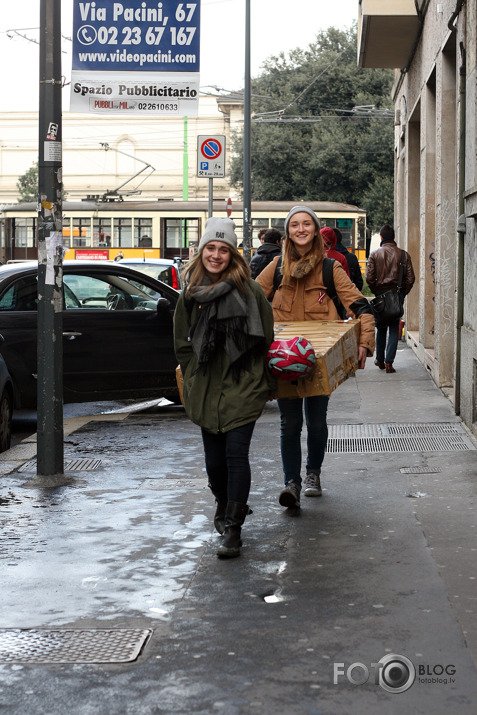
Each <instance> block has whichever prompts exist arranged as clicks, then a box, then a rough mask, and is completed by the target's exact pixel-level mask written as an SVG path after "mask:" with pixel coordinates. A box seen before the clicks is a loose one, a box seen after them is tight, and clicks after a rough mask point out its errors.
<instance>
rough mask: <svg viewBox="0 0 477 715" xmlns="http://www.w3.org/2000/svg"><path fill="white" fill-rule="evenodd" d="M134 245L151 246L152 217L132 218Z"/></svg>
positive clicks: (140, 246)
mask: <svg viewBox="0 0 477 715" xmlns="http://www.w3.org/2000/svg"><path fill="white" fill-rule="evenodd" d="M134 246H135V247H138V246H139V248H150V247H151V246H152V218H135V219H134Z"/></svg>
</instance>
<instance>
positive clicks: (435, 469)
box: [399, 467, 441, 474]
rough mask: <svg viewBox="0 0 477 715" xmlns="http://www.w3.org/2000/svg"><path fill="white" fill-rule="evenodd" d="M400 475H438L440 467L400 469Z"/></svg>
mask: <svg viewBox="0 0 477 715" xmlns="http://www.w3.org/2000/svg"><path fill="white" fill-rule="evenodd" d="M399 471H400V472H401V474H439V473H440V471H441V469H440V467H402V469H400V470H399Z"/></svg>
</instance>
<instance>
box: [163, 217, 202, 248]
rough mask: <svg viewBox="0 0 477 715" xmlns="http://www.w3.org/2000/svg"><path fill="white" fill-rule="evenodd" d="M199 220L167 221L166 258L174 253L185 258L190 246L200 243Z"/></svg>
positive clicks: (180, 219) (169, 219) (174, 219)
mask: <svg viewBox="0 0 477 715" xmlns="http://www.w3.org/2000/svg"><path fill="white" fill-rule="evenodd" d="M199 222H200V219H198V218H168V219H165V221H164V224H165V239H166V240H165V248H166V257H169V256H171V255H172V254H173V253H174V254H177V255H178V256H181V257H183V252H184V254H185V255H188V253H189V245H190V244H191V243H192V244H194V243H195V244H196V245H197V244H198V243H199V238H200V237H199Z"/></svg>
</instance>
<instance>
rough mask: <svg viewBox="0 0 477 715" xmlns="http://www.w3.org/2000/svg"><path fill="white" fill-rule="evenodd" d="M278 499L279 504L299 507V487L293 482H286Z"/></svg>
mask: <svg viewBox="0 0 477 715" xmlns="http://www.w3.org/2000/svg"><path fill="white" fill-rule="evenodd" d="M278 501H279V502H280V504H281V506H286V507H288V508H289V509H293V508H295V509H299V508H300V487H299V486H298V484H295V482H288V484H286V485H285V489H282V491H281V492H280V496H279V497H278Z"/></svg>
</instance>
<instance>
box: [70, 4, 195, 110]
mask: <svg viewBox="0 0 477 715" xmlns="http://www.w3.org/2000/svg"><path fill="white" fill-rule="evenodd" d="M199 69H200V0H196V1H195V2H178V1H177V0H162V1H161V2H157V0H125V2H113V1H112V0H95V2H84V1H80V0H74V8H73V64H72V77H71V105H70V109H71V111H74V112H94V113H99V114H140V115H146V114H149V115H151V114H152V115H156V116H158V115H177V116H185V115H190V116H195V115H197V111H198V101H199Z"/></svg>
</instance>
